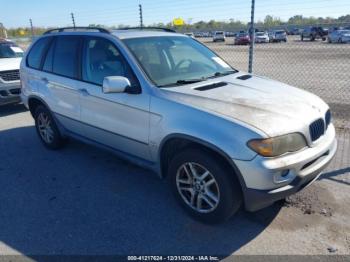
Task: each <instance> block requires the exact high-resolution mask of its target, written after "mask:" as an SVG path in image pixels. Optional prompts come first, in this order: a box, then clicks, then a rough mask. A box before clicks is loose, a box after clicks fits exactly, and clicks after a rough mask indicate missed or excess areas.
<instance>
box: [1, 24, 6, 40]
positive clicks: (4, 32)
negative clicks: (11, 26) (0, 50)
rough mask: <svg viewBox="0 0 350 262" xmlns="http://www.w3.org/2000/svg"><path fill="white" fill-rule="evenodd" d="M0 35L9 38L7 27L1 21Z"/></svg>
mask: <svg viewBox="0 0 350 262" xmlns="http://www.w3.org/2000/svg"><path fill="white" fill-rule="evenodd" d="M0 37H4V38H5V39H6V38H7V32H6V28H5V27H4V25H3V24H2V23H0Z"/></svg>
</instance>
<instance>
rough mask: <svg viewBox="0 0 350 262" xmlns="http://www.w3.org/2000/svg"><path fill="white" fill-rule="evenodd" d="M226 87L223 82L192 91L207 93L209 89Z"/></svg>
mask: <svg viewBox="0 0 350 262" xmlns="http://www.w3.org/2000/svg"><path fill="white" fill-rule="evenodd" d="M226 85H227V83H225V82H219V83H213V84H210V85H205V86H200V87H196V88H195V89H194V90H198V91H207V90H210V89H214V88H218V87H222V86H226Z"/></svg>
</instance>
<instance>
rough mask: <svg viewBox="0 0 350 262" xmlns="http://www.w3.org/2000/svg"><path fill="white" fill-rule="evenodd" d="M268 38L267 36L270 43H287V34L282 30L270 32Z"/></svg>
mask: <svg viewBox="0 0 350 262" xmlns="http://www.w3.org/2000/svg"><path fill="white" fill-rule="evenodd" d="M268 36H269V40H270V43H273V42H287V33H286V32H285V31H284V30H274V31H270V32H269V34H268Z"/></svg>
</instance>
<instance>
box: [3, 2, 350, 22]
mask: <svg viewBox="0 0 350 262" xmlns="http://www.w3.org/2000/svg"><path fill="white" fill-rule="evenodd" d="M139 4H142V7H143V20H144V24H145V25H149V24H152V23H158V22H163V23H168V22H170V21H172V20H173V19H174V18H176V17H181V18H183V19H184V20H185V21H186V22H187V23H193V22H197V21H200V20H204V21H209V20H211V19H214V20H219V21H226V20H229V19H230V18H233V19H235V20H241V21H244V22H248V21H249V19H250V4H251V0H172V1H169V0H153V1H152V0H59V1H53V0H46V1H40V0H0V23H3V24H4V26H5V27H7V28H11V27H19V26H23V27H27V26H29V19H30V18H31V19H32V21H33V24H34V26H40V27H60V26H71V25H72V21H71V16H70V14H71V13H72V12H73V13H74V16H75V20H76V24H77V25H80V26H86V25H89V24H103V25H106V26H112V25H115V26H118V25H121V24H123V25H130V26H137V25H138V24H139V13H138V12H139V11H138V5H139ZM255 13H256V16H255V17H256V21H258V20H263V19H264V17H265V16H266V15H268V14H269V15H273V16H275V17H279V18H281V19H283V20H287V19H288V18H289V17H291V16H293V15H297V14H298V15H299V14H300V15H303V16H316V17H320V16H321V17H327V16H330V17H339V16H341V15H346V14H350V0H256V9H255Z"/></svg>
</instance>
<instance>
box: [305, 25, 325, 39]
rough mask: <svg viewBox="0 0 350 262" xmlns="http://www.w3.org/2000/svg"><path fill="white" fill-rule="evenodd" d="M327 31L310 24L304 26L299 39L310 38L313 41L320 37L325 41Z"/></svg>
mask: <svg viewBox="0 0 350 262" xmlns="http://www.w3.org/2000/svg"><path fill="white" fill-rule="evenodd" d="M327 34H328V31H327V30H324V29H323V28H322V27H320V26H318V27H317V26H312V27H307V28H305V29H304V30H303V31H302V33H301V34H300V39H301V41H304V39H310V41H315V40H316V39H322V41H325V40H326V38H327Z"/></svg>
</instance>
